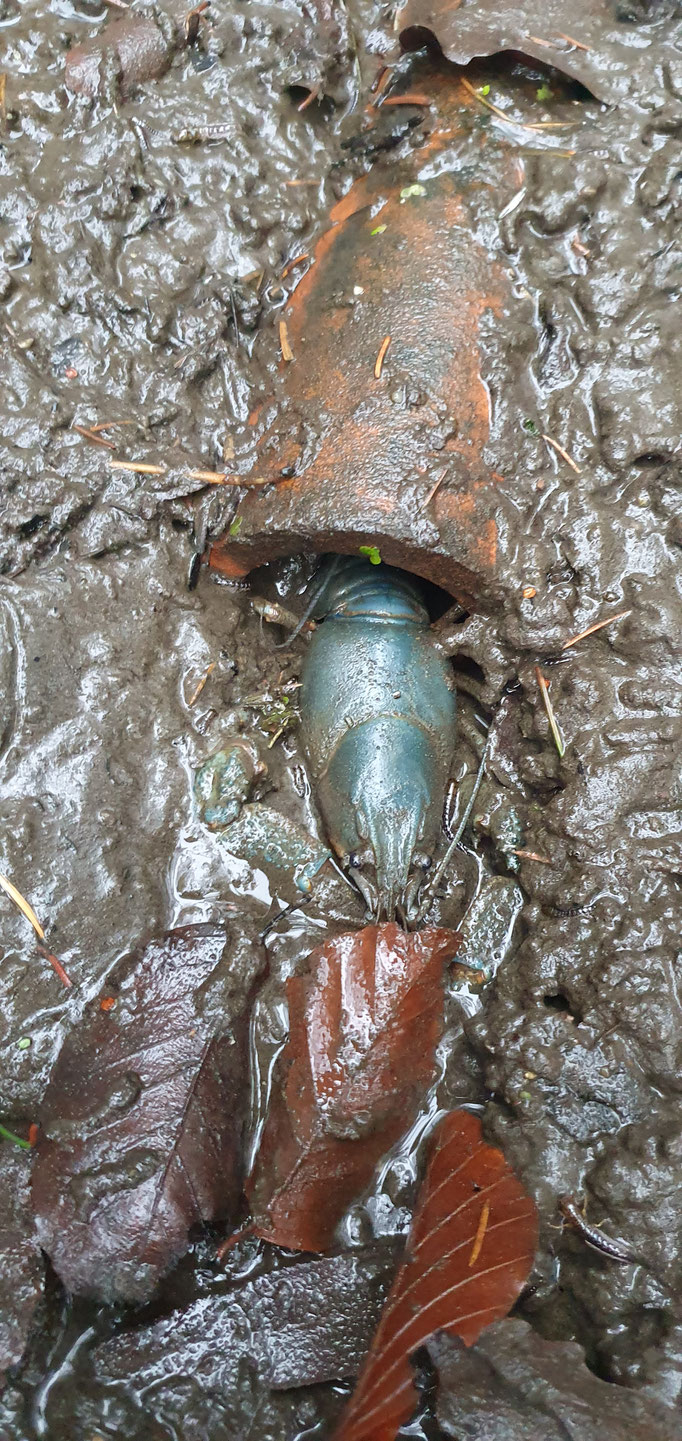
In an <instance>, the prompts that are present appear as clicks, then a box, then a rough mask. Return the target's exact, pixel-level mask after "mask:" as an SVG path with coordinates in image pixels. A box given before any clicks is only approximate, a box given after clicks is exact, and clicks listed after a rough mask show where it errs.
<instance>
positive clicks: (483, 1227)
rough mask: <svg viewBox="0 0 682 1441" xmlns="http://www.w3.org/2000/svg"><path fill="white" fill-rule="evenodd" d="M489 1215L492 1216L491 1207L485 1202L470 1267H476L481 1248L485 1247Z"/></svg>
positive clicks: (470, 1258)
mask: <svg viewBox="0 0 682 1441" xmlns="http://www.w3.org/2000/svg"><path fill="white" fill-rule="evenodd" d="M489 1215H490V1206H489V1204H488V1202H487V1201H484V1202H483V1207H482V1210H481V1219H480V1221H479V1223H478V1230H477V1232H476V1237H475V1240H474V1244H473V1247H472V1251H471V1255H470V1257H469V1263H468V1264H469V1266H470V1267H471V1266H475V1265H476V1262H477V1260H478V1258H479V1256H480V1254H481V1248H482V1246H483V1240H484V1237H485V1233H486V1231H487V1229H488V1217H489Z"/></svg>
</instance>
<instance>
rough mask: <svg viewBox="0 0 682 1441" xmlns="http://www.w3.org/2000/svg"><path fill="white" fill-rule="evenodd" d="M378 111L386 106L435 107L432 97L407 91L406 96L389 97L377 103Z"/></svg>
mask: <svg viewBox="0 0 682 1441" xmlns="http://www.w3.org/2000/svg"><path fill="white" fill-rule="evenodd" d="M375 103H376V108H377V110H383V109H384V107H385V106H386V105H425V106H429V105H433V100H432V98H431V96H430V95H418V94H417V92H416V91H409V90H408V91H407V92H406V93H405V94H404V95H387V96H386V97H385V99H384V100H378V101H376V102H375Z"/></svg>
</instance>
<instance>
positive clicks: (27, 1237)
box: [0, 1140, 43, 1389]
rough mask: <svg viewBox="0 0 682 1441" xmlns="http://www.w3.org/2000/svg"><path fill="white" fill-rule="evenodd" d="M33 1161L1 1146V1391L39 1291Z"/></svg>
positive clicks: (25, 1337) (20, 1347) (27, 1331)
mask: <svg viewBox="0 0 682 1441" xmlns="http://www.w3.org/2000/svg"><path fill="white" fill-rule="evenodd" d="M30 1178H31V1161H30V1159H29V1158H28V1157H27V1155H26V1153H25V1152H22V1153H21V1154H18V1153H17V1151H16V1150H14V1149H13V1147H12V1143H11V1142H10V1141H7V1140H3V1141H2V1143H1V1144H0V1389H1V1388H2V1386H3V1384H4V1381H5V1374H6V1372H7V1371H8V1369H9V1368H10V1367H11V1366H14V1365H16V1363H17V1362H18V1361H20V1360H21V1358H22V1355H23V1353H24V1349H25V1346H26V1342H27V1340H28V1337H29V1335H30V1332H31V1327H32V1324H33V1318H34V1314H35V1310H36V1307H37V1305H38V1302H39V1301H40V1298H41V1296H42V1292H43V1261H42V1257H41V1254H40V1244H39V1241H38V1237H37V1235H36V1229H35V1223H34V1218H33V1212H32V1209H31V1195H30Z"/></svg>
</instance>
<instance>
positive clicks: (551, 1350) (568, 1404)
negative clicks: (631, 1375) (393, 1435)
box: [428, 1320, 681, 1441]
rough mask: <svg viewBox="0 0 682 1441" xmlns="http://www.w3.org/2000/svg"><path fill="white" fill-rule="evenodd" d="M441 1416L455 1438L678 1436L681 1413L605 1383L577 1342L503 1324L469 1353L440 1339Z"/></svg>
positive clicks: (436, 1359) (435, 1348)
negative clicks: (588, 1361) (539, 1334)
mask: <svg viewBox="0 0 682 1441" xmlns="http://www.w3.org/2000/svg"><path fill="white" fill-rule="evenodd" d="M428 1349H429V1354H430V1356H431V1360H432V1361H433V1364H434V1366H435V1369H436V1374H437V1378H438V1379H437V1396H436V1415H437V1417H438V1424H439V1426H440V1428H441V1431H442V1432H443V1434H444V1435H445V1436H448V1437H452V1438H453V1441H461V1438H462V1437H464V1436H466V1437H467V1441H678V1438H679V1436H680V1429H681V1428H680V1416H679V1412H678V1411H677V1410H674V1409H673V1408H672V1407H670V1406H667V1405H665V1404H664V1402H662V1401H659V1400H656V1399H655V1398H654V1397H651V1396H646V1395H645V1394H644V1393H643V1392H642V1391H630V1390H628V1389H627V1388H626V1387H625V1386H614V1385H612V1384H610V1383H609V1382H607V1381H600V1380H599V1378H598V1377H597V1376H595V1375H594V1374H593V1372H592V1371H588V1369H587V1366H586V1365H585V1358H584V1356H583V1353H582V1350H581V1348H580V1346H578V1345H576V1343H575V1342H573V1341H545V1340H544V1338H543V1337H542V1336H538V1335H536V1333H535V1332H534V1331H533V1330H531V1327H530V1326H528V1325H527V1324H526V1322H525V1321H516V1320H514V1321H498V1322H496V1323H495V1325H494V1326H490V1327H489V1328H488V1330H487V1331H486V1332H485V1333H484V1335H483V1336H481V1338H480V1340H479V1341H478V1342H477V1343H476V1345H475V1346H472V1348H471V1349H470V1350H467V1348H466V1347H464V1346H463V1345H462V1343H461V1341H458V1340H457V1338H456V1337H451V1336H436V1337H434V1338H433V1340H431V1341H430V1342H429V1346H428Z"/></svg>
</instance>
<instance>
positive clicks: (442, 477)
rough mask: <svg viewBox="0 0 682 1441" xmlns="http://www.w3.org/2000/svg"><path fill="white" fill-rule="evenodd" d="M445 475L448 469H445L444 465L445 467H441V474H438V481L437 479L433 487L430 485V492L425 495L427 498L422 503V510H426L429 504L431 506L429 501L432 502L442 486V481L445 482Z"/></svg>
mask: <svg viewBox="0 0 682 1441" xmlns="http://www.w3.org/2000/svg"><path fill="white" fill-rule="evenodd" d="M447 473H448V468H447V465H445V466H443V469H442V470H441V473H440V475H439V476H438V479H437V481H436V483H435V485H432V486H431V489H430V491H429V493H428V495H427V497H426V500H425V501H424V504H423V505H422V510H426V507H427V505H430V504H431V501H432V500H433V497H434V495H436V494H437V492H438V491H439V490H440V488H441V485H442V484H443V481H444V480H445V477H446V475H447Z"/></svg>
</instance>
